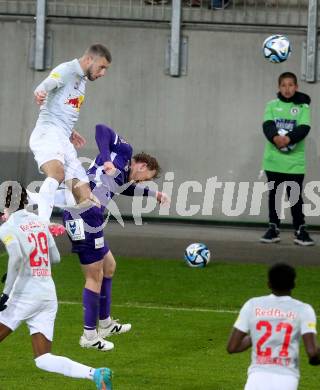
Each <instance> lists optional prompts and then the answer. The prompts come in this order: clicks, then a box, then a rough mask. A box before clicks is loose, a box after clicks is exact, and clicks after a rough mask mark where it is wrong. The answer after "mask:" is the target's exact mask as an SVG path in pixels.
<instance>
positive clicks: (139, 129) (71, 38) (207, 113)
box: [0, 20, 320, 224]
mask: <svg viewBox="0 0 320 390" xmlns="http://www.w3.org/2000/svg"><path fill="white" fill-rule="evenodd" d="M33 28H34V26H33V21H28V20H27V21H23V20H22V21H4V20H3V21H2V22H0V34H1V35H0V36H1V40H0V53H1V66H2V83H1V84H2V85H1V89H0V116H1V125H0V136H1V144H0V152H1V154H0V158H1V162H0V177H1V178H2V180H4V179H8V178H13V177H17V178H19V179H20V180H22V181H23V182H24V183H25V184H27V183H30V182H31V181H32V180H36V179H39V178H41V176H39V175H38V173H37V169H36V165H35V163H34V162H33V158H32V155H31V153H30V152H29V151H28V137H29V135H30V132H31V130H32V128H33V126H34V123H35V121H36V117H37V107H36V106H35V104H34V103H33V95H32V91H33V89H34V87H35V86H36V85H37V84H38V83H39V82H40V81H41V80H42V79H43V78H44V77H45V76H46V74H47V73H48V72H35V71H33V70H32V69H30V68H29V66H28V51H29V46H30V37H31V34H32V31H33ZM48 28H49V30H50V31H51V32H52V34H53V65H57V64H59V63H61V62H64V61H66V60H69V59H73V58H75V57H79V56H80V55H81V54H82V52H83V50H84V49H85V48H86V47H87V46H88V45H89V44H91V43H92V42H103V43H105V44H106V45H107V46H108V47H109V48H110V50H111V52H112V55H113V58H114V60H113V63H112V67H111V68H110V70H109V72H108V74H107V75H106V77H105V78H104V79H100V80H98V81H96V82H93V83H91V82H88V85H87V95H86V101H85V104H84V105H83V108H82V109H81V115H80V120H79V123H78V126H77V128H78V130H79V131H80V132H81V133H82V134H84V135H85V136H86V137H87V140H88V143H87V146H86V147H85V149H83V150H82V151H80V152H79V155H80V156H87V157H94V155H95V153H96V146H95V142H94V136H93V134H94V133H93V129H94V125H95V124H96V123H99V122H100V123H101V122H103V123H107V124H109V125H111V126H113V127H114V128H115V129H116V130H117V131H118V132H119V133H121V134H122V135H123V136H125V137H126V138H127V139H128V140H129V142H131V143H132V144H133V146H134V149H135V151H141V150H144V151H147V152H149V153H151V154H154V155H155V156H157V157H158V159H159V161H160V162H161V165H162V168H163V171H164V172H167V171H173V172H174V175H175V177H174V186H173V188H174V190H173V202H172V205H171V208H170V210H169V216H172V217H176V216H179V214H180V215H181V214H183V213H181V210H180V211H179V210H178V211H179V212H177V207H176V197H177V193H178V189H179V186H180V185H181V183H183V182H185V181H188V180H189V181H190V180H192V181H198V182H199V183H200V184H201V188H200V187H199V188H198V190H199V191H200V192H198V193H192V191H191V192H190V193H189V196H188V204H187V205H188V207H189V205H190V204H194V205H199V207H200V206H201V207H200V210H199V211H198V212H196V213H195V214H194V215H190V217H192V218H200V219H202V218H205V219H214V220H236V221H248V222H249V221H251V222H257V221H264V220H265V219H266V215H267V210H266V196H264V198H263V202H262V209H261V212H260V213H259V215H254V216H252V215H249V211H250V202H251V192H252V191H251V190H252V188H253V182H254V181H256V180H258V175H259V172H260V167H261V156H262V152H263V146H264V142H265V140H264V137H263V135H262V131H261V123H262V116H263V111H264V106H265V103H266V101H268V100H270V99H272V98H273V97H274V96H275V93H276V87H277V77H278V75H279V74H280V73H281V72H283V71H287V70H288V71H293V72H295V73H296V74H298V75H300V68H301V65H300V63H301V50H302V42H303V40H305V34H304V33H301V32H299V31H297V32H295V31H294V30H291V31H289V32H287V33H288V35H289V37H290V40H291V42H292V46H293V53H292V56H291V58H290V59H289V60H288V61H287V62H286V63H283V64H277V65H274V64H271V63H268V62H267V61H266V60H265V59H264V58H263V57H262V54H261V43H262V42H263V40H264V39H265V37H266V36H267V35H269V33H270V31H269V32H268V31H254V30H253V31H248V32H245V31H243V32H241V31H240V32H239V31H217V30H216V31H205V30H201V31H200V30H192V29H185V30H184V32H183V33H184V35H186V36H188V42H189V53H188V74H187V76H183V77H180V78H171V77H169V76H167V75H165V73H164V62H165V61H164V59H165V48H166V44H167V40H168V36H169V34H170V31H169V30H168V29H166V28H156V27H154V25H153V26H150V27H147V28H146V27H144V26H140V27H139V26H131V27H126V26H124V25H121V26H117V25H107V23H106V24H104V25H103V24H99V25H96V24H94V23H93V22H92V24H89V23H83V22H76V21H74V22H71V21H67V22H59V21H53V20H51V21H50V23H49V24H48ZM281 32H282V33H286V31H281ZM300 86H301V90H303V91H305V92H307V93H309V94H310V95H311V97H312V107H313V126H312V132H311V133H310V135H309V136H308V140H307V156H308V175H307V180H318V178H319V173H318V172H319V146H318V145H319V142H318V139H319V131H320V130H319V114H318V110H317V108H318V106H319V85H318V84H306V83H303V82H301V84H300ZM215 176H216V177H217V179H218V180H219V181H221V182H222V183H223V185H222V188H221V189H217V190H216V196H215V199H214V203H213V207H212V212H209V214H210V215H202V205H203V200H204V193H205V185H206V182H207V180H208V178H210V177H215ZM259 180H260V181H263V178H262V179H259ZM225 182H235V183H239V182H249V183H250V184H249V185H250V191H249V195H250V196H249V197H248V202H247V204H246V207H245V209H244V211H243V212H241V213H238V214H239V215H237V213H234V215H229V216H227V215H225V214H226V210H227V209H228V199H230V196H231V197H232V191H231V190H230V188H229V187H228V185H227V190H226V191H225ZM159 187H160V189H161V188H162V184H161V180H160V181H159ZM228 188H229V189H228ZM236 191H237V187H236ZM230 194H231V195H230ZM223 199H224V201H223ZM234 200H235V199H234ZM180 201H181V198H180ZM180 203H181V202H180ZM308 203H310V204H311V202H310V201H309V202H308ZM119 205H120V208H121V210H122V211H123V212H124V213H126V214H129V213H130V211H131V203H130V202H129V199H122V200H121V201H120V203H119ZM209 209H210V207H209ZM162 214H163V215H166V212H165V211H163V212H162ZM187 214H188V213H185V214H184V215H187ZM191 214H192V213H191ZM229 214H230V213H229ZM231 214H232V213H231ZM152 215H155V216H158V215H159V210H158V209H157V210H156V211H154V212H153V214H152ZM289 220H290V218H289V219H288V221H289ZM308 222H309V223H312V224H320V217H318V216H316V217H310V218H308Z"/></svg>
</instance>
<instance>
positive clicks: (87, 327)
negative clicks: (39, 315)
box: [63, 124, 169, 351]
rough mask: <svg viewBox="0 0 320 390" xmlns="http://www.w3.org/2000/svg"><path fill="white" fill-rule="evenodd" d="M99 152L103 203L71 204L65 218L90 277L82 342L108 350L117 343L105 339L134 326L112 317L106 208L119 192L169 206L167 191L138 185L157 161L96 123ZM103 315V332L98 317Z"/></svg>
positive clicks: (153, 173) (95, 186)
mask: <svg viewBox="0 0 320 390" xmlns="http://www.w3.org/2000/svg"><path fill="white" fill-rule="evenodd" d="M96 142H97V145H98V148H99V154H98V156H97V157H96V159H95V161H94V163H93V164H92V166H91V167H90V168H89V169H88V171H87V174H88V176H89V180H90V186H91V190H92V193H93V195H94V196H95V197H96V198H97V200H98V202H99V205H97V206H93V207H92V206H91V207H90V206H89V207H88V208H87V209H83V208H81V209H79V208H78V207H75V208H72V209H70V208H68V209H67V210H66V211H65V212H64V216H63V220H64V224H65V226H66V229H67V232H68V234H69V237H70V238H71V241H72V252H74V253H77V254H78V256H79V259H80V263H81V265H82V269H83V272H84V276H85V286H84V290H83V308H84V333H83V335H82V336H81V338H80V345H81V346H82V347H84V348H95V349H98V350H101V351H106V350H109V349H112V348H113V347H114V345H113V343H111V342H109V341H106V340H104V338H105V337H108V336H111V335H113V334H120V333H125V332H128V331H129V330H130V329H131V324H120V323H119V322H118V321H115V320H113V319H112V318H111V316H110V307H111V289H112V277H113V275H114V272H115V269H116V261H115V259H114V257H113V255H112V253H111V251H110V249H109V247H108V244H107V243H106V242H105V240H104V233H103V227H104V210H105V207H106V206H107V204H108V202H109V201H110V199H111V198H112V197H113V196H114V194H115V193H119V192H120V193H121V194H123V195H127V196H134V195H140V196H152V197H155V198H156V199H157V200H158V202H159V203H161V204H166V203H168V202H169V198H168V196H167V195H166V194H165V193H162V192H158V191H152V190H150V189H149V188H147V187H142V186H139V185H138V184H136V183H138V182H143V181H147V180H151V179H153V178H155V177H157V175H158V174H159V172H160V167H159V164H158V162H157V160H156V159H155V158H154V157H152V156H150V155H148V154H146V153H140V154H136V155H135V156H133V157H132V147H131V145H130V144H129V143H127V142H126V141H125V140H124V139H123V138H121V137H120V136H119V135H118V134H116V133H115V132H114V131H113V130H112V129H111V128H109V127H107V126H106V125H100V124H99V125H97V126H96ZM98 318H99V326H98V330H97V328H96V326H97V319H98Z"/></svg>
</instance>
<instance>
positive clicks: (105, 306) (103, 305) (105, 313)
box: [99, 278, 112, 320]
mask: <svg viewBox="0 0 320 390" xmlns="http://www.w3.org/2000/svg"><path fill="white" fill-rule="evenodd" d="M111 289H112V278H103V280H102V285H101V290H100V312H99V319H100V320H105V319H106V318H108V317H109V316H110V311H111V309H110V308H111Z"/></svg>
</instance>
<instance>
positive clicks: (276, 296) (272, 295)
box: [270, 294, 291, 301]
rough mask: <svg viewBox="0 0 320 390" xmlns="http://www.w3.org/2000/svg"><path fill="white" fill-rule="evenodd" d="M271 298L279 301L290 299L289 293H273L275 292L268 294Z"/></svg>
mask: <svg viewBox="0 0 320 390" xmlns="http://www.w3.org/2000/svg"><path fill="white" fill-rule="evenodd" d="M270 296H271V297H272V298H277V299H279V300H280V301H288V300H290V299H291V296H290V295H275V294H270Z"/></svg>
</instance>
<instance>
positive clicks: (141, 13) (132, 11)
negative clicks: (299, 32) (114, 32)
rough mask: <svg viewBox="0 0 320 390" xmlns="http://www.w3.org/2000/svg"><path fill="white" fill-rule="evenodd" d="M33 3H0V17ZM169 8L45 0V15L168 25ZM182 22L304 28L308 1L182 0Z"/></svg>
mask: <svg viewBox="0 0 320 390" xmlns="http://www.w3.org/2000/svg"><path fill="white" fill-rule="evenodd" d="M36 3H37V1H36V0H33V1H32V0H19V1H14V0H7V1H3V0H0V14H18V15H19V14H20V15H35V13H36ZM219 4H221V5H219ZM171 6H172V4H171V1H170V0H47V15H48V16H49V17H80V18H106V19H121V20H142V21H166V22H169V21H170V20H171V12H172V10H171ZM182 22H183V23H206V24H212V23H213V24H214V23H223V24H251V25H283V26H292V27H294V26H298V27H301V26H307V23H308V0H183V1H182Z"/></svg>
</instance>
